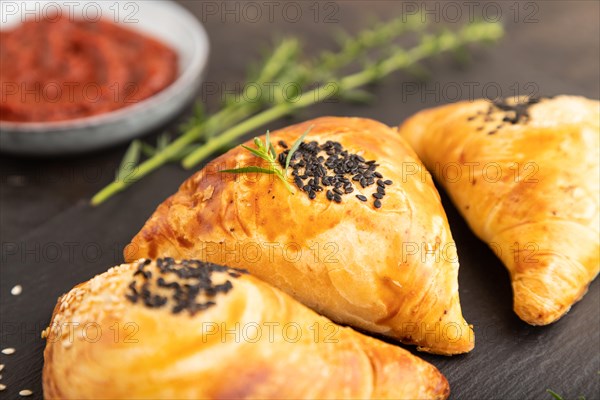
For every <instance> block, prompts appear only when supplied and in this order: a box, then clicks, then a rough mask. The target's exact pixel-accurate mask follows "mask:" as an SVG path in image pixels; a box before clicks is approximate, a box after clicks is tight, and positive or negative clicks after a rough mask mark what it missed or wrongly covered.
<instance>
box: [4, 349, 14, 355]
mask: <svg viewBox="0 0 600 400" xmlns="http://www.w3.org/2000/svg"><path fill="white" fill-rule="evenodd" d="M14 352H15V349H13V348H12V347H7V348H5V349H2V354H6V355H7V356H8V355H11V354H13V353H14Z"/></svg>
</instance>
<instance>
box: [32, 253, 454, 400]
mask: <svg viewBox="0 0 600 400" xmlns="http://www.w3.org/2000/svg"><path fill="white" fill-rule="evenodd" d="M45 335H46V337H47V345H46V350H45V352H44V359H45V364H44V370H43V387H44V396H45V398H47V399H97V398H103V399H238V398H240V399H250V398H256V399H311V398H313V399H317V398H318V399H325V398H331V399H342V398H356V399H370V398H377V399H384V398H385V399H387V398H389V399H445V398H446V397H447V396H448V394H449V388H448V383H447V381H446V379H445V378H444V376H443V375H442V374H441V373H440V372H439V371H438V370H437V369H436V368H435V367H434V366H432V365H430V364H428V363H426V362H425V361H423V360H421V359H419V358H418V357H416V356H414V355H412V354H411V353H409V352H408V351H406V350H404V349H402V348H399V347H396V346H393V345H390V344H387V343H384V342H381V341H379V340H376V339H373V338H370V337H367V336H364V335H362V334H360V333H358V332H355V331H353V330H352V329H350V328H344V327H340V326H338V325H335V324H333V323H332V322H330V321H329V320H327V319H326V318H324V317H321V316H319V315H318V314H316V313H315V312H314V311H312V310H310V309H308V308H306V307H305V306H303V305H302V304H300V303H298V302H297V301H295V300H293V299H292V298H291V297H289V296H287V295H286V294H284V293H283V292H281V291H279V290H278V289H276V288H274V287H272V286H270V285H268V284H266V283H264V282H262V281H260V280H259V279H256V278H254V277H252V276H250V275H248V274H246V273H245V272H244V271H240V270H237V269H230V268H227V267H222V266H219V265H215V264H207V263H201V262H199V261H194V260H185V261H181V262H176V261H175V260H172V259H158V260H157V261H156V262H152V261H150V260H139V261H137V262H135V263H132V264H123V265H121V266H118V267H114V268H111V269H110V270H109V271H107V272H105V273H103V274H101V275H98V276H96V277H95V278H93V279H91V280H90V281H88V282H85V283H83V284H81V285H78V286H76V287H75V288H74V289H73V290H71V291H70V292H69V293H67V294H66V295H64V296H63V297H61V298H60V299H59V301H58V303H57V305H56V308H55V310H54V315H53V318H52V321H51V325H50V327H49V328H48V329H47V330H46V331H45Z"/></svg>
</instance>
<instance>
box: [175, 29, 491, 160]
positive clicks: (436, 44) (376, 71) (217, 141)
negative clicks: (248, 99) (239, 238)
mask: <svg viewBox="0 0 600 400" xmlns="http://www.w3.org/2000/svg"><path fill="white" fill-rule="evenodd" d="M502 35H503V29H502V26H501V25H500V24H498V23H488V22H475V23H471V24H468V25H465V26H464V27H463V28H462V29H460V30H459V31H458V32H451V31H444V32H441V33H439V34H435V35H434V34H429V35H424V36H423V37H422V38H421V41H420V43H419V44H418V45H416V46H415V47H413V48H411V49H410V50H404V49H401V48H399V49H397V50H396V51H394V52H393V53H392V54H391V55H388V56H387V57H386V58H384V59H382V60H379V61H378V62H375V63H372V64H371V65H369V66H368V67H366V68H365V69H363V70H361V71H360V72H356V73H354V74H350V75H347V76H344V77H341V78H338V79H337V80H336V82H335V84H336V85H337V88H338V91H339V93H346V92H348V91H352V90H355V89H356V88H358V87H361V86H364V85H367V84H369V83H372V82H376V81H378V80H381V79H382V78H384V77H385V76H387V75H389V74H391V73H393V72H395V71H398V70H402V69H407V68H411V67H414V65H416V64H418V63H419V62H420V61H422V60H424V59H425V58H428V57H433V56H435V55H437V54H440V53H444V52H451V51H454V50H456V49H459V48H462V47H464V46H465V45H467V44H469V43H486V42H494V41H496V40H498V39H499V38H500V37H502ZM330 84H331V82H327V83H324V84H323V85H321V86H319V87H317V88H315V89H313V90H311V91H308V92H306V93H304V94H303V95H302V97H300V99H298V100H297V101H295V102H293V103H292V102H285V103H281V104H277V105H275V106H273V107H271V108H269V109H267V110H264V111H262V112H260V113H258V114H256V115H254V116H252V117H250V118H248V119H246V120H245V121H243V122H241V123H240V124H238V125H235V126H233V127H231V128H229V129H227V130H225V131H224V132H222V133H221V134H220V135H218V136H215V137H214V138H212V139H211V140H209V141H207V142H206V143H205V144H204V145H202V146H201V147H199V148H198V149H197V150H195V151H193V152H192V153H191V154H190V155H188V156H187V157H185V158H184V159H183V161H182V165H183V167H184V168H188V169H189V168H192V167H194V166H195V165H197V164H198V163H200V162H201V161H204V160H205V159H206V158H207V157H209V156H210V155H211V154H213V153H214V152H215V151H216V150H217V149H218V148H220V147H221V146H222V145H223V144H224V143H230V142H232V141H235V140H237V139H239V138H240V137H242V136H243V135H245V134H247V133H248V132H251V131H252V130H254V129H257V128H259V127H260V126H263V125H265V124H267V123H269V122H271V121H274V120H276V119H278V118H281V117H284V116H286V115H289V114H291V113H293V112H294V111H297V110H300V109H302V108H305V107H308V106H310V105H312V104H315V103H318V102H322V101H325V100H327V99H328V98H329V97H327V96H326V97H325V98H324V96H323V93H324V92H325V91H326V89H327V85H330Z"/></svg>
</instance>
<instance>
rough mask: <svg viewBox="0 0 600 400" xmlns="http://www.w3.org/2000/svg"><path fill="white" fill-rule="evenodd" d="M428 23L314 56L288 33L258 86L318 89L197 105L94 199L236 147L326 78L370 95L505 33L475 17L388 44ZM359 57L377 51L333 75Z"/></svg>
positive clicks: (390, 26) (319, 95) (345, 94)
mask: <svg viewBox="0 0 600 400" xmlns="http://www.w3.org/2000/svg"><path fill="white" fill-rule="evenodd" d="M425 27H426V26H425V25H424V24H422V23H420V21H417V18H416V17H415V19H411V18H409V19H408V20H407V19H406V18H405V17H399V18H397V19H394V20H391V21H388V22H385V23H381V24H378V25H376V26H375V27H372V28H369V29H365V30H363V31H361V32H359V33H358V34H357V35H356V36H355V37H351V38H346V39H345V41H344V42H343V43H342V47H341V50H340V51H338V52H337V53H331V52H322V53H320V54H319V55H318V56H317V57H316V58H315V59H313V60H308V61H305V60H303V59H301V57H300V56H301V54H300V44H299V41H298V40H296V39H285V40H283V41H282V42H281V44H280V45H279V46H277V47H276V49H275V50H274V52H273V53H272V54H271V55H270V56H269V57H268V58H267V59H266V61H265V62H264V64H263V65H262V68H261V69H259V72H258V74H257V75H256V79H255V80H254V81H253V82H255V83H257V84H259V85H262V84H265V83H268V82H275V81H276V82H279V83H280V84H281V85H285V84H287V83H295V84H296V83H299V84H300V85H305V84H306V83H307V82H308V80H309V79H311V80H313V82H315V83H319V84H320V85H321V86H318V87H317V88H316V89H313V90H307V89H306V88H305V87H302V88H301V89H302V91H303V93H302V96H301V97H298V98H299V100H298V101H295V102H292V101H290V100H289V98H284V96H282V94H281V93H280V92H277V93H278V95H277V96H275V97H274V98H272V99H271V98H268V96H266V97H265V96H261V97H260V98H258V99H256V100H254V101H230V100H229V101H226V102H225V104H224V105H223V107H222V108H221V109H220V111H218V112H216V113H214V114H212V115H206V114H205V113H204V110H203V109H202V110H200V111H201V112H198V111H197V112H196V113H195V114H194V116H193V117H192V118H191V119H190V121H189V123H188V124H185V126H183V128H182V133H181V134H180V135H179V136H178V137H176V138H175V139H174V140H173V141H172V142H171V141H169V142H168V143H166V142H159V143H157V145H156V146H155V147H152V146H149V145H144V144H143V143H142V144H141V147H142V152H143V153H144V154H146V155H147V157H148V158H147V159H146V160H144V161H142V162H141V163H139V164H138V162H139V157H138V160H135V161H136V163H133V164H132V163H131V162H130V163H129V164H128V165H133V166H134V167H133V168H130V169H129V172H128V173H127V174H126V179H123V176H125V175H123V174H117V179H115V181H114V182H112V183H111V184H109V185H108V186H106V187H105V188H103V189H102V190H101V191H99V192H98V193H97V194H96V195H94V197H93V198H92V200H91V204H92V205H98V204H100V203H102V202H104V201H106V200H107V199H108V198H110V197H112V196H113V195H115V194H116V193H119V192H121V191H123V190H125V189H126V188H127V187H129V186H131V185H132V184H133V183H135V182H137V181H138V180H140V179H141V178H142V177H144V176H146V175H148V174H149V173H151V172H152V171H154V170H156V169H158V168H160V167H161V166H162V165H164V164H166V163H169V162H173V161H178V160H183V161H181V163H182V165H183V166H184V167H185V168H191V167H192V166H195V165H197V164H198V163H199V162H201V161H203V160H205V159H206V158H207V157H209V156H210V155H211V154H213V153H215V152H219V151H223V150H224V149H228V148H230V147H231V146H232V144H234V143H235V142H236V141H237V140H238V139H239V138H240V137H242V136H243V135H245V134H247V133H249V132H251V131H252V130H254V129H257V128H259V127H260V126H263V125H265V124H267V123H269V122H271V121H273V120H276V119H278V118H280V117H283V116H286V115H290V114H292V113H294V112H295V111H297V110H299V109H302V108H305V107H307V106H309V105H312V104H314V103H318V102H322V101H325V100H327V99H329V98H330V96H324V95H323V93H326V92H327V90H324V89H328V87H325V85H331V82H327V83H323V81H324V79H333V80H334V83H335V84H336V85H337V88H338V93H337V95H338V96H339V98H340V99H342V100H349V101H359V102H365V101H368V100H369V99H370V96H369V93H368V92H366V91H364V90H361V89H359V88H360V86H363V85H365V84H368V83H372V82H376V81H378V80H380V79H382V78H383V77H385V76H386V75H388V74H390V73H392V72H394V71H397V70H400V69H402V70H405V71H407V72H409V73H413V72H414V71H418V65H419V61H421V60H422V59H424V58H427V57H432V56H435V55H437V54H439V53H443V52H445V51H458V50H460V49H462V48H464V46H465V45H467V44H469V43H482V42H488V41H495V40H497V39H499V38H500V37H501V36H502V27H501V25H499V24H493V23H475V24H472V25H468V26H466V27H464V28H463V29H461V30H460V31H459V32H458V33H451V32H450V33H442V34H438V35H425V36H424V37H423V38H422V40H421V43H420V44H419V45H418V46H417V47H416V48H413V49H411V50H403V49H398V50H395V49H394V47H393V45H390V43H391V42H393V40H395V39H397V38H398V37H400V36H402V35H403V34H404V33H406V32H409V31H412V32H414V31H422V30H424V29H425ZM372 50H382V51H381V52H380V53H386V54H385V56H383V57H381V56H379V58H378V57H376V56H373V55H372V54H371V51H372ZM390 50H391V51H390ZM361 57H362V58H367V59H368V58H375V59H376V60H377V61H376V62H374V63H371V64H369V65H367V66H364V67H362V68H361V70H360V72H357V73H355V74H351V75H348V76H346V77H343V78H335V77H336V76H337V75H338V74H339V70H340V69H342V68H344V67H346V66H348V65H350V64H354V63H355V61H356V60H358V59H360V58H361ZM291 97H292V98H296V97H295V96H291ZM131 146H132V147H134V149H133V150H136V151H137V147H139V146H140V145H138V144H134V143H132V145H131ZM133 150H132V151H133ZM127 153H129V150H128V151H127Z"/></svg>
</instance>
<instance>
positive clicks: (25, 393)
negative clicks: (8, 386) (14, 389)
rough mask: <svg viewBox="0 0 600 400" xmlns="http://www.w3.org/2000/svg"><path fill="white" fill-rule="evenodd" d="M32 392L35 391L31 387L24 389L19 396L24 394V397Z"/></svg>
mask: <svg viewBox="0 0 600 400" xmlns="http://www.w3.org/2000/svg"><path fill="white" fill-rule="evenodd" d="M32 394H33V392H32V391H31V390H29V389H24V390H21V391H20V392H19V396H22V397H27V396H31V395H32Z"/></svg>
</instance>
